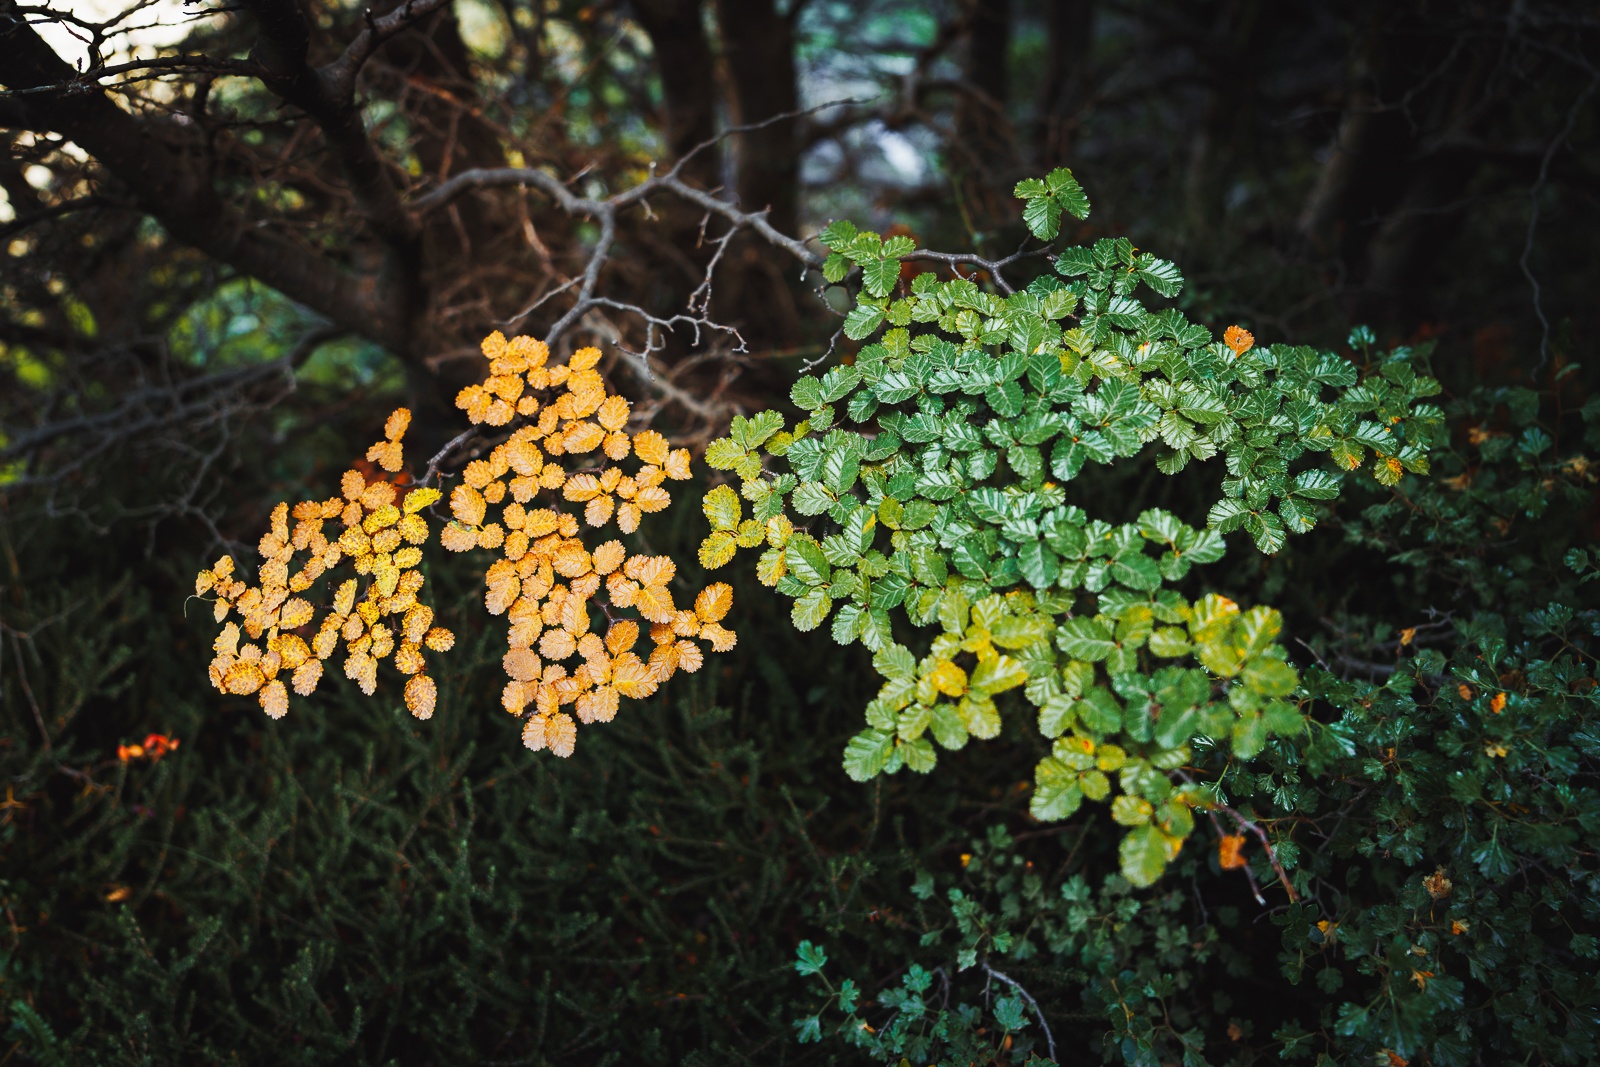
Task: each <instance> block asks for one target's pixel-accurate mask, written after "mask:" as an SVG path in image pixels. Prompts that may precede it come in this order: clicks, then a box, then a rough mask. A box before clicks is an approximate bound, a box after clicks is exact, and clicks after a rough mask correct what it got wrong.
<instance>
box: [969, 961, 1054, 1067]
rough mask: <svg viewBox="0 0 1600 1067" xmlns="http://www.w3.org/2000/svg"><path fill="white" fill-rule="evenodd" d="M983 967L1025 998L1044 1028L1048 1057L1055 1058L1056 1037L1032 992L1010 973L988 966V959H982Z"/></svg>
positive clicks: (992, 976) (990, 974) (993, 976)
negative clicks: (1048, 1051)
mask: <svg viewBox="0 0 1600 1067" xmlns="http://www.w3.org/2000/svg"><path fill="white" fill-rule="evenodd" d="M983 969H984V971H985V972H987V973H988V975H989V976H990V977H991V978H998V979H1000V981H1002V982H1005V983H1007V984H1008V985H1010V986H1011V988H1012V989H1015V990H1016V991H1017V992H1018V993H1021V994H1022V999H1023V1000H1026V1001H1027V1002H1028V1006H1029V1007H1031V1008H1033V1014H1034V1015H1035V1016H1036V1017H1037V1018H1038V1020H1039V1026H1040V1028H1041V1029H1043V1030H1044V1043H1045V1046H1046V1047H1047V1048H1048V1049H1049V1050H1050V1058H1051V1059H1052V1060H1053V1059H1055V1058H1056V1039H1055V1035H1053V1034H1051V1033H1050V1024H1049V1023H1047V1022H1045V1021H1044V1012H1043V1011H1041V1010H1039V1002H1038V1001H1037V1000H1034V999H1033V994H1032V993H1029V992H1028V991H1027V990H1026V989H1024V988H1022V983H1021V982H1019V981H1017V980H1016V979H1015V978H1012V977H1011V976H1010V975H1007V974H1002V973H1001V972H999V971H997V970H995V969H994V968H993V967H991V966H989V961H988V960H984V961H983Z"/></svg>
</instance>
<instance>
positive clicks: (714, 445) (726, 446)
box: [706, 437, 745, 471]
mask: <svg viewBox="0 0 1600 1067" xmlns="http://www.w3.org/2000/svg"><path fill="white" fill-rule="evenodd" d="M744 457H745V450H744V449H742V448H740V447H739V445H738V444H737V443H736V442H735V441H734V440H733V439H732V438H731V437H721V438H718V439H717V440H715V441H712V442H711V444H710V445H708V446H707V447H706V466H708V467H711V468H713V469H715V470H719V471H726V470H732V469H733V468H734V467H735V466H737V465H738V463H739V461H740V460H742V459H744Z"/></svg>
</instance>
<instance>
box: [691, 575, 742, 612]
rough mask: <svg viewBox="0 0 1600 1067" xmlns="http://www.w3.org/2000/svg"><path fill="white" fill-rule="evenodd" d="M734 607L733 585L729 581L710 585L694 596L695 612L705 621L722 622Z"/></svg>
mask: <svg viewBox="0 0 1600 1067" xmlns="http://www.w3.org/2000/svg"><path fill="white" fill-rule="evenodd" d="M732 607H733V586H731V585H729V584H728V583H727V582H716V583H713V584H712V585H708V586H706V587H705V588H704V589H702V590H700V595H699V596H697V597H695V598H694V613H695V614H696V615H698V616H700V619H701V620H702V621H703V622H721V621H722V620H723V618H724V617H726V616H727V614H728V609H730V608H732Z"/></svg>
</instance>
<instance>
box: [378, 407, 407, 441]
mask: <svg viewBox="0 0 1600 1067" xmlns="http://www.w3.org/2000/svg"><path fill="white" fill-rule="evenodd" d="M410 425H411V409H410V408H395V409H394V410H393V411H391V412H390V413H389V418H388V419H387V420H385V422H384V424H383V436H385V437H387V438H388V439H389V440H391V441H398V440H400V438H402V437H404V436H405V432H406V427H408V426H410Z"/></svg>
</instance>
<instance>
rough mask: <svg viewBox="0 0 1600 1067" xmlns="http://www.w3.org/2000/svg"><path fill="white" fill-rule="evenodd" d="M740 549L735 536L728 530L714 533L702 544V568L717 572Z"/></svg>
mask: <svg viewBox="0 0 1600 1067" xmlns="http://www.w3.org/2000/svg"><path fill="white" fill-rule="evenodd" d="M738 547H739V545H738V541H737V540H736V539H735V538H734V536H733V534H731V533H729V532H727V531H726V530H717V531H714V532H713V533H712V534H711V536H710V537H707V538H706V539H705V540H704V541H701V542H700V566H702V567H704V568H705V569H706V570H708V571H710V570H716V569H717V568H718V567H721V566H723V565H724V564H726V563H727V562H728V561H729V560H731V559H732V558H733V555H734V552H735V551H736V550H737V549H738Z"/></svg>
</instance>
